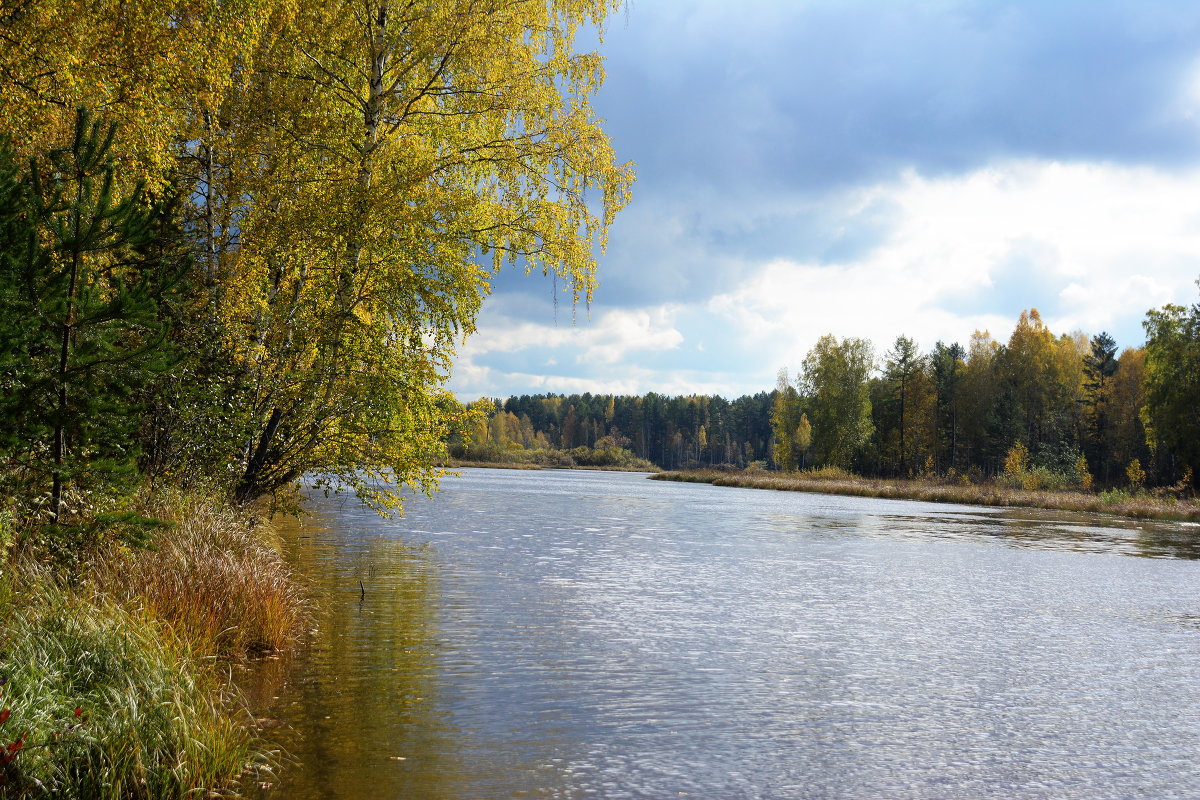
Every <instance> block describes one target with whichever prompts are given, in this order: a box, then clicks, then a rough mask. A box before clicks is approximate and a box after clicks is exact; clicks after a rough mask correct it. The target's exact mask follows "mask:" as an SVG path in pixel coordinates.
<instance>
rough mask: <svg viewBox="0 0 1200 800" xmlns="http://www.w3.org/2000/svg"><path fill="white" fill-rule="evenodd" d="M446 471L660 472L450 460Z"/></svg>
mask: <svg viewBox="0 0 1200 800" xmlns="http://www.w3.org/2000/svg"><path fill="white" fill-rule="evenodd" d="M442 466H443V467H445V468H446V469H566V470H590V471H592V472H648V473H651V474H657V473H658V472H660V470H657V469H646V468H645V467H588V466H574V467H571V466H563V465H561V464H530V463H528V462H520V461H462V460H459V459H456V458H452V459H450V460H449V461H447V462H446V463H445V464H443V465H442Z"/></svg>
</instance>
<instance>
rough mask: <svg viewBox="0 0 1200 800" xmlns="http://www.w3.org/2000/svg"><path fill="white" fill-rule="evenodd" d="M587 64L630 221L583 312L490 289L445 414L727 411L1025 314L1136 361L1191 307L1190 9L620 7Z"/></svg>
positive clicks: (1199, 101)
mask: <svg viewBox="0 0 1200 800" xmlns="http://www.w3.org/2000/svg"><path fill="white" fill-rule="evenodd" d="M581 45H582V46H584V47H588V48H590V47H592V46H595V43H594V42H581ZM598 49H599V51H600V52H601V54H602V55H604V56H605V69H606V72H607V79H606V81H605V84H604V86H603V88H602V89H601V91H600V92H599V93H598V95H597V97H596V99H595V107H596V110H597V112H598V114H599V115H600V116H601V117H603V118H604V120H605V125H604V127H605V130H606V131H607V132H608V133H609V135H610V137H611V139H612V142H613V146H614V148H615V149H616V152H617V155H618V157H619V159H620V160H622V161H633V162H635V165H636V170H637V176H638V177H637V182H636V184H635V185H634V188H633V200H632V202H631V203H630V204H629V206H627V207H626V208H625V210H624V211H623V212H622V213H621V215H620V216H619V217H618V219H617V221H616V222H615V223H614V225H613V226H612V228H611V229H610V232H609V246H608V250H607V252H606V253H604V254H602V255H599V257H598V263H599V266H598V277H599V287H598V289H597V290H596V293H595V297H594V299H593V302H592V303H591V304H590V307H587V308H585V307H579V308H577V309H575V310H574V311H573V310H572V308H571V305H570V297H569V296H568V295H564V294H562V291H561V290H562V286H561V285H560V286H559V287H557V288H558V296H557V298H556V291H555V286H554V284H553V283H552V282H551V281H550V280H548V279H545V278H542V277H541V276H532V277H531V276H525V275H524V274H523V273H521V272H519V271H515V270H514V271H509V272H504V273H501V274H500V275H499V276H497V279H496V281H495V285H494V289H493V292H492V295H491V296H490V297H489V298H488V299H487V300H486V301H485V304H484V307H483V310H482V312H481V314H480V317H479V322H478V332H477V333H476V334H475V335H473V336H472V337H470V338H468V339H467V340H466V342H465V343H464V344H463V345H462V347H461V348H460V350H459V355H458V358H457V360H456V363H455V366H454V370H453V372H452V377H451V379H450V382H449V388H450V389H451V390H452V391H454V392H455V393H456V394H457V395H458V396H459V398H460V399H462V400H472V399H474V398H477V397H482V396H486V397H507V396H509V395H517V394H541V393H563V394H571V393H577V392H579V393H582V392H592V393H616V394H643V393H645V392H649V391H655V392H659V393H662V394H668V395H678V394H720V395H724V396H726V397H730V398H733V397H737V396H739V395H742V394H751V393H754V392H759V391H764V390H769V389H771V388H772V387H773V386H774V384H775V379H776V374H777V372H778V370H779V369H780V368H781V367H786V368H789V369H790V370H791V371H792V372H793V373H795V372H796V371H797V370H798V369H799V368H800V366H801V363H802V361H803V359H804V355H805V353H807V352H808V350H809V349H810V348H811V347H812V346H813V344H814V343H815V342H816V340H817V339H818V338H819V337H820V336H822V335H823V334H833V335H835V336H837V337H863V338H867V339H870V340H871V341H872V342H873V343H874V346H875V350H876V352H877V354H878V355H879V356H880V358H882V356H883V355H884V354H885V353H886V351H887V350H888V349H889V347H890V346H891V345H892V343H893V342H894V341H895V339H896V337H897V336H899V335H907V336H909V337H912V338H913V339H915V340H916V341H917V343H918V344H919V346H920V347H921V348H922V349H923V350H929V349H931V348H932V347H933V345H934V343H935V342H937V341H943V342H946V343H950V342H956V341H957V342H960V343H962V344H963V345H966V344H967V342H968V340H969V338H970V336H971V334H972V332H973V331H975V330H988V331H990V332H991V333H992V335H993V336H994V337H995V338H997V339H999V340H1002V341H1003V340H1007V338H1008V336H1009V334H1010V333H1011V331H1012V328H1013V325H1014V324H1015V322H1016V319H1017V317H1018V315H1019V314H1020V313H1021V311H1022V310H1024V309H1027V308H1037V309H1039V311H1040V312H1041V314H1042V317H1043V319H1044V320H1045V322H1046V324H1047V325H1048V326H1049V327H1050V329H1051V330H1052V331H1054V332H1055V333H1056V334H1057V333H1067V332H1074V331H1082V332H1084V333H1086V334H1088V335H1089V336H1090V335H1093V334H1096V333H1099V332H1101V331H1107V332H1108V333H1109V334H1110V335H1112V336H1113V337H1114V338H1115V339H1116V340H1117V343H1118V345H1119V346H1121V347H1127V346H1139V345H1141V344H1142V343H1143V342H1144V334H1143V331H1142V327H1141V322H1142V320H1143V319H1144V317H1145V313H1146V311H1147V310H1148V309H1151V308H1157V307H1159V306H1162V305H1164V304H1166V303H1179V304H1191V303H1194V302H1196V301H1197V299H1200V293H1198V291H1197V287H1196V283H1195V282H1196V280H1197V278H1200V3H1196V2H1194V0H1190V1H1189V2H1165V1H1160V0H1123V1H1122V2H1105V1H1104V0H1026V1H1024V2H1017V1H1016V0H1013V1H1012V2H999V0H994V1H991V2H989V1H987V0H974V1H973V2H967V1H966V0H962V1H956V0H940V1H938V2H920V1H914V0H905V2H885V0H871V1H870V2H865V1H864V2H856V1H855V0H819V1H818V0H812V1H809V0H794V1H785V0H774V1H772V0H736V2H735V0H726V1H725V2H721V1H720V0H629V2H628V3H627V5H626V8H625V10H624V11H623V12H619V13H617V14H616V15H614V16H613V17H612V18H611V19H610V20H609V22H608V25H607V28H606V30H605V32H604V38H603V42H602V43H600V44H599V45H598ZM556 300H557V302H556Z"/></svg>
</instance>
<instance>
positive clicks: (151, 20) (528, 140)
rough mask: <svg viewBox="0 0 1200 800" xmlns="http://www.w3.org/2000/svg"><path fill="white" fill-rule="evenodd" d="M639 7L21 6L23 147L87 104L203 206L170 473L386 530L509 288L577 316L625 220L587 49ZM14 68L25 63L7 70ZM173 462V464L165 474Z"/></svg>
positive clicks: (197, 210) (598, 3) (15, 127)
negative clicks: (299, 493)
mask: <svg viewBox="0 0 1200 800" xmlns="http://www.w3.org/2000/svg"><path fill="white" fill-rule="evenodd" d="M618 6H619V2H617V0H536V1H535V2H513V1H512V0H424V1H423V2H415V1H412V0H407V1H404V0H401V1H394V0H353V1H349V0H347V1H345V2H331V3H320V4H318V3H296V2H288V1H287V0H204V1H203V2H202V1H201V0H191V2H188V1H187V0H185V1H184V2H166V1H165V0H161V1H159V0H147V2H139V3H134V4H130V3H126V2H120V0H107V1H106V2H98V3H90V2H89V3H85V2H68V0H48V2H46V3H19V4H18V6H17V7H15V8H14V10H13V11H11V12H0V36H3V37H4V38H5V39H6V40H7V41H8V42H10V43H12V42H16V43H18V44H19V45H20V46H19V47H16V48H15V49H10V50H9V51H8V52H6V53H4V54H0V73H2V77H0V83H2V84H3V86H0V102H2V103H3V108H2V109H0V110H2V111H3V112H4V115H3V116H4V122H3V123H0V124H2V125H3V126H4V128H5V129H6V131H7V132H8V133H10V135H12V137H13V139H14V140H17V141H20V140H22V137H25V138H29V136H30V135H31V132H34V131H38V130H40V129H41V128H42V127H43V126H45V125H47V124H49V121H53V120H58V119H61V118H63V114H64V113H65V112H66V111H73V108H74V107H75V106H76V105H87V106H90V107H92V108H94V109H96V111H97V113H99V114H100V115H102V116H108V117H110V118H113V119H115V120H116V121H118V122H119V123H120V128H119V130H120V133H119V137H120V138H119V141H118V142H117V145H116V148H115V149H116V151H117V152H118V154H119V155H120V156H122V157H125V158H126V159H127V161H128V163H129V165H130V167H129V172H130V175H129V179H130V180H132V179H134V178H136V177H142V178H145V177H148V178H150V180H151V182H152V183H154V182H157V183H158V185H163V186H167V185H169V184H174V185H175V186H176V187H178V188H179V189H181V190H182V191H183V192H184V193H185V195H186V196H188V197H190V198H191V201H192V202H191V207H190V213H189V215H188V218H187V219H186V220H185V223H186V225H187V229H188V231H189V232H191V234H192V235H193V236H194V237H195V240H196V253H197V270H196V272H197V274H196V276H195V277H196V280H195V281H194V292H193V299H192V303H191V306H190V307H189V308H188V309H186V311H185V316H186V319H187V321H188V324H187V325H186V326H185V327H184V329H182V330H181V331H180V333H179V336H180V339H181V340H182V341H184V342H185V343H186V345H187V349H188V350H189V351H190V352H193V353H196V354H198V357H197V359H196V360H195V362H194V364H193V366H192V368H191V369H190V371H188V372H187V373H186V374H185V375H181V376H177V380H176V382H175V384H173V385H171V386H168V387H166V388H165V389H164V392H165V393H166V394H167V395H169V397H168V398H167V400H164V401H163V402H161V403H159V407H160V408H161V409H163V412H162V414H161V415H159V414H157V413H156V414H155V416H154V419H153V420H152V421H151V423H150V424H149V425H148V427H149V428H151V429H152V431H153V434H152V436H151V439H152V440H153V442H154V443H155V445H154V447H153V448H151V450H154V451H155V452H156V453H158V456H157V461H158V462H159V463H160V468H161V469H162V470H164V471H166V472H171V471H175V472H177V473H189V474H197V473H202V474H205V475H207V476H209V477H215V478H217V479H218V480H219V482H220V483H221V484H222V485H224V486H226V487H228V488H229V490H230V491H231V493H232V494H233V495H234V496H235V497H236V498H237V499H238V500H241V501H246V500H250V499H253V498H255V497H258V496H262V495H264V494H270V493H273V492H275V491H276V490H278V489H280V488H282V487H284V486H286V485H288V484H290V483H291V482H293V481H294V480H295V479H296V478H298V477H299V476H300V475H302V474H304V473H313V474H320V475H323V476H325V477H324V479H323V480H325V481H327V482H329V483H335V482H340V483H342V484H348V485H350V486H352V487H353V488H354V489H355V490H356V491H357V492H358V494H359V496H360V497H362V498H363V499H365V500H367V501H368V502H370V503H371V504H373V505H374V506H375V507H376V508H378V509H380V510H386V509H388V508H391V507H394V506H395V505H397V504H398V502H399V499H398V495H397V494H396V493H395V492H394V491H393V489H392V488H391V487H390V486H388V485H386V483H385V484H381V483H380V482H379V480H378V479H381V478H382V479H390V480H392V481H395V482H399V483H407V484H409V485H411V486H414V487H417V488H421V489H429V488H430V487H431V486H432V484H433V482H434V481H435V480H436V478H437V475H438V470H437V468H436V467H435V466H434V464H435V462H436V459H437V457H438V456H439V455H440V454H441V450H442V444H441V442H442V439H443V435H444V433H445V431H446V429H447V426H448V425H449V424H451V423H452V422H453V421H454V418H455V416H456V415H458V414H460V413H462V410H461V409H460V408H459V406H458V405H457V404H456V403H454V402H452V398H449V397H448V396H447V395H446V393H445V391H444V390H443V389H442V388H441V387H442V384H443V383H444V381H445V379H446V377H447V375H448V371H449V368H450V363H451V359H452V357H453V353H454V349H455V346H456V344H457V343H458V342H459V341H461V338H462V337H464V336H466V335H468V334H469V333H471V332H472V331H473V328H474V323H475V318H476V315H477V313H478V310H479V308H480V304H481V302H482V300H483V298H484V297H485V296H486V294H487V292H488V290H489V287H490V282H491V279H492V277H493V275H494V274H495V272H496V271H497V270H498V269H500V268H501V267H502V266H504V265H505V264H506V263H507V264H513V265H515V266H516V267H517V268H521V269H525V270H526V271H538V272H541V273H543V274H552V275H554V276H555V277H556V279H557V280H561V281H562V282H563V285H564V286H565V287H566V290H567V291H568V292H569V293H570V295H571V298H572V301H573V302H576V303H578V302H581V301H582V302H587V301H588V300H590V298H591V294H592V291H593V289H594V286H595V254H596V253H597V252H599V251H600V250H601V249H602V248H603V246H604V243H605V234H606V231H607V228H608V226H609V224H610V223H611V221H612V219H613V215H614V214H615V213H616V212H617V211H618V210H619V209H620V208H621V207H622V206H623V205H624V204H625V203H626V202H627V201H628V197H629V190H630V186H631V183H632V180H633V173H632V169H631V167H630V166H629V165H627V164H621V163H619V162H618V161H617V160H616V158H615V156H614V154H613V151H612V148H611V145H610V143H609V140H608V137H607V136H606V135H605V133H604V131H603V130H602V128H601V121H600V120H599V119H598V118H597V117H596V115H595V113H594V111H593V110H592V107H591V96H592V93H593V92H594V91H595V89H596V88H597V87H598V86H599V85H600V83H601V81H602V79H603V71H602V64H601V59H600V57H599V56H598V55H597V54H595V53H587V52H576V50H575V39H576V35H577V33H579V31H580V29H581V27H582V26H594V27H595V28H596V29H597V30H600V29H602V26H603V23H604V20H605V18H606V16H607V15H608V14H609V13H611V12H612V11H614V10H615V9H616V8H617V7H618ZM0 49H2V48H0ZM163 454H166V455H163Z"/></svg>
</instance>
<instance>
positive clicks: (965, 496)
mask: <svg viewBox="0 0 1200 800" xmlns="http://www.w3.org/2000/svg"><path fill="white" fill-rule="evenodd" d="M651 477H652V478H653V479H655V480H670V481H683V482H687V483H711V484H713V485H715V486H737V487H741V488H745V489H775V490H778V491H789V492H816V493H821V494H840V495H851V496H855V497H880V498H886V499H891V500H920V501H924V502H928V503H962V504H965V505H983V506H1001V507H1005V506H1015V507H1022V508H1046V509H1057V510H1062V511H1090V512H1102V513H1106V514H1117V515H1120V516H1125V517H1135V518H1140V519H1178V520H1200V502H1197V501H1196V500H1195V499H1194V498H1192V499H1182V498H1177V497H1172V496H1163V497H1159V496H1154V495H1150V494H1140V495H1128V494H1125V493H1121V492H1116V493H1105V494H1092V493H1090V492H1080V491H1049V490H1041V491H1030V490H1026V489H1011V488H1006V487H1002V486H997V485H995V484H992V483H988V484H979V485H974V484H972V485H968V486H961V485H951V484H944V483H938V482H936V481H929V480H880V479H873V478H859V477H856V476H853V475H849V474H847V473H841V474H840V475H837V476H834V475H829V476H825V475H822V474H820V473H817V474H813V473H805V472H801V473H793V474H781V473H778V472H775V473H771V472H761V471H758V472H734V473H729V472H719V471H717V470H696V471H686V472H665V473H661V474H659V475H654V476H651Z"/></svg>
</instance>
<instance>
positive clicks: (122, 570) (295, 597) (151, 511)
mask: <svg viewBox="0 0 1200 800" xmlns="http://www.w3.org/2000/svg"><path fill="white" fill-rule="evenodd" d="M144 513H146V514H147V515H148V516H157V517H159V518H161V519H164V520H167V521H169V522H171V523H173V524H172V525H171V526H169V527H167V528H165V529H163V530H162V531H160V532H159V533H158V534H157V535H156V537H155V539H154V541H153V544H152V547H151V548H150V549H135V550H126V549H121V550H112V551H109V552H108V553H106V554H105V555H104V556H103V557H100V558H98V559H97V562H96V564H95V568H94V570H93V572H92V574H93V576H94V579H95V581H96V583H97V586H98V588H99V589H100V590H101V591H103V592H105V593H107V594H110V595H112V596H114V597H116V598H118V599H121V600H123V601H125V602H126V603H127V604H138V605H141V606H143V607H144V608H145V610H146V612H147V613H148V614H149V615H150V616H152V617H154V618H156V619H158V620H161V621H162V622H163V623H165V624H166V625H167V626H168V627H170V628H171V629H172V630H173V631H174V632H175V633H176V634H177V635H178V636H179V637H180V638H181V639H183V640H184V641H187V642H189V643H191V644H192V646H194V647H196V648H197V649H198V650H199V651H202V652H207V653H211V654H215V655H219V656H223V657H226V658H230V657H240V656H243V655H250V654H255V653H262V652H267V651H272V650H279V649H281V648H283V647H284V645H285V644H287V642H288V640H289V638H290V637H291V636H292V635H293V634H294V633H295V632H296V631H297V630H298V629H299V626H300V623H301V621H302V618H303V614H304V601H303V595H302V592H301V590H300V587H299V585H298V584H297V583H296V582H295V581H294V580H293V578H292V576H291V573H290V572H289V571H288V569H287V567H286V565H285V564H284V562H283V558H282V556H281V555H280V553H279V551H278V550H277V549H275V548H274V547H272V546H271V545H270V543H269V542H268V540H267V538H266V537H268V536H269V535H270V533H269V529H267V527H266V526H265V525H264V524H263V523H261V522H259V521H257V520H255V519H254V518H253V517H251V516H250V515H248V514H245V513H242V512H239V511H236V510H233V509H230V508H227V507H223V506H220V505H218V504H216V503H214V502H211V501H207V500H204V499H200V498H196V497H188V496H183V495H167V496H164V495H158V496H156V497H154V498H152V499H150V500H149V501H148V508H147V509H146V510H145V512H144Z"/></svg>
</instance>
